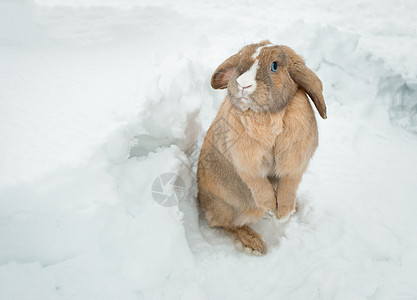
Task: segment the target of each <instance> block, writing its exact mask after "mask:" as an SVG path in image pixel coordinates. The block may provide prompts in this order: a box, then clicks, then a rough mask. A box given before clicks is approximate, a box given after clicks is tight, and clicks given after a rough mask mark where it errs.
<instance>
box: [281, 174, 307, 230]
mask: <svg viewBox="0 0 417 300" xmlns="http://www.w3.org/2000/svg"><path fill="white" fill-rule="evenodd" d="M301 177H302V176H299V175H296V176H294V175H284V176H282V177H280V179H279V184H278V187H277V204H278V209H277V218H278V220H279V221H282V222H285V221H287V220H288V218H289V217H290V216H291V215H292V214H293V213H294V212H295V199H296V194H297V188H298V184H299V183H300V181H301Z"/></svg>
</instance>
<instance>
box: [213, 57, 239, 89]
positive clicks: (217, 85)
mask: <svg viewBox="0 0 417 300" xmlns="http://www.w3.org/2000/svg"><path fill="white" fill-rule="evenodd" d="M239 59H240V54H239V53H237V54H235V55H232V56H231V57H229V58H228V59H226V60H225V61H224V62H223V63H222V64H221V65H220V66H218V68H217V69H216V71H214V73H213V76H211V82H210V83H211V86H212V87H213V89H216V90H217V89H224V88H226V87H227V83H228V82H229V79H230V76H231V75H232V73H233V71H234V70H235V68H236V67H237V65H238V63H239Z"/></svg>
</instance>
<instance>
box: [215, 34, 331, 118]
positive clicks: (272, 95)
mask: <svg viewBox="0 0 417 300" xmlns="http://www.w3.org/2000/svg"><path fill="white" fill-rule="evenodd" d="M211 85H212V87H213V88H215V89H224V88H226V87H227V90H228V95H229V100H230V101H231V103H232V104H233V106H234V107H236V108H238V109H240V110H243V111H245V110H247V109H251V110H253V111H255V112H259V113H265V112H269V113H274V112H277V111H280V110H282V109H283V108H285V107H286V106H287V104H288V103H289V102H290V101H291V99H292V98H293V97H294V95H295V93H296V92H297V89H298V87H299V86H300V87H302V88H303V89H304V90H305V91H306V92H307V93H308V94H309V96H310V97H311V99H312V100H313V102H314V104H315V106H316V107H317V110H318V111H319V113H320V115H321V116H322V117H323V118H326V105H325V103H324V99H323V95H322V84H321V81H320V79H319V78H318V77H317V75H316V74H314V73H313V72H312V71H311V70H310V69H308V68H307V67H306V66H305V64H304V61H303V59H302V58H301V57H300V56H298V55H297V54H296V53H295V52H294V51H293V50H292V49H290V48H288V47H286V46H276V45H273V44H271V43H270V42H269V41H263V42H261V43H258V44H251V45H248V46H246V47H244V48H242V49H241V50H240V51H239V52H238V53H236V54H235V55H233V56H231V57H229V58H228V59H227V60H225V61H224V62H223V63H222V64H221V65H220V66H219V67H218V68H217V70H216V71H215V72H214V74H213V76H212V78H211Z"/></svg>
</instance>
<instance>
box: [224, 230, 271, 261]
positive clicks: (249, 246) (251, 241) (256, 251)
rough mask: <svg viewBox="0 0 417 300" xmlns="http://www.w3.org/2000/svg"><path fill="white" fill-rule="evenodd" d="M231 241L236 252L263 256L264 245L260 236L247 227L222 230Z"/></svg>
mask: <svg viewBox="0 0 417 300" xmlns="http://www.w3.org/2000/svg"><path fill="white" fill-rule="evenodd" d="M224 229H225V230H226V232H228V233H229V234H230V236H231V237H232V239H233V243H234V244H235V247H236V248H237V249H238V250H241V251H243V252H245V253H247V254H252V255H258V256H260V255H265V254H266V251H267V247H266V244H265V242H264V240H263V238H262V236H261V235H260V234H259V233H257V232H256V231H255V230H253V229H252V228H250V227H249V226H247V225H243V226H238V227H229V228H224Z"/></svg>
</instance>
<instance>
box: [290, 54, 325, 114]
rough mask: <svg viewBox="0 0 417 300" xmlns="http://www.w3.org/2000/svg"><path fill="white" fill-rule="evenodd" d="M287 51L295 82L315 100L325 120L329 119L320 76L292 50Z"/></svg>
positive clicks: (291, 73)
mask: <svg viewBox="0 0 417 300" xmlns="http://www.w3.org/2000/svg"><path fill="white" fill-rule="evenodd" d="M284 49H285V51H286V52H287V54H288V56H289V57H290V60H291V63H290V67H289V72H290V75H291V77H292V79H294V81H295V82H296V83H297V84H298V85H300V86H301V87H302V88H303V89H304V90H305V91H306V92H307V94H308V95H309V96H310V98H311V100H313V103H314V105H315V106H316V108H317V110H318V112H319V114H320V116H321V117H322V118H323V119H326V118H327V111H326V103H324V98H323V85H322V83H321V80H320V79H319V78H318V76H317V75H316V74H315V73H314V72H313V71H311V70H310V69H309V68H307V66H306V65H305V63H304V60H303V59H302V58H301V57H300V56H299V55H297V54H295V52H294V51H292V49H290V48H288V47H285V48H284Z"/></svg>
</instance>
